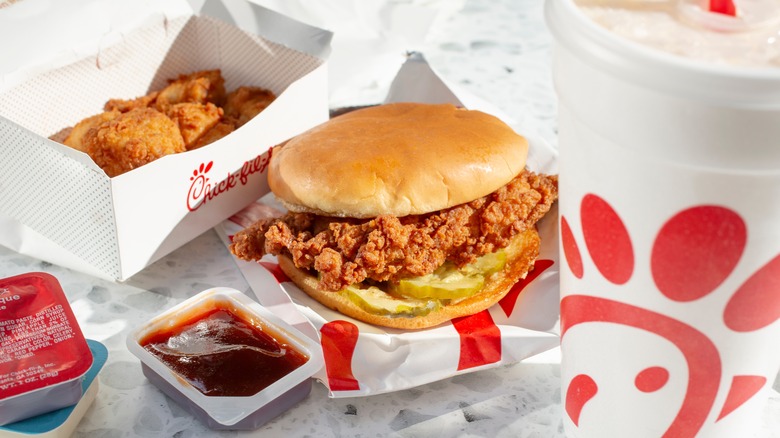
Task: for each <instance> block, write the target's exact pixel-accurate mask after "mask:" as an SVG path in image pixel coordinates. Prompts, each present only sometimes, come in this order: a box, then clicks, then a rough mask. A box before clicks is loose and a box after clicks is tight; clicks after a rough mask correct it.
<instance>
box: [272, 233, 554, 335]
mask: <svg viewBox="0 0 780 438" xmlns="http://www.w3.org/2000/svg"><path fill="white" fill-rule="evenodd" d="M539 246H540V239H539V234H538V233H537V232H536V229H535V228H533V227H532V228H530V229H528V230H526V231H525V232H523V233H521V234H518V235H517V236H515V237H514V238H512V240H511V242H510V244H509V246H508V247H507V248H506V249H505V251H506V254H507V259H506V263H505V265H504V268H503V270H501V271H499V272H496V273H494V274H492V275H490V276H488V277H487V278H486V279H485V284H484V287H483V288H482V290H481V291H479V292H477V293H475V294H474V295H472V296H470V297H468V298H465V299H462V300H459V301H457V302H455V303H451V304H444V305H442V306H441V307H439V308H438V309H435V310H432V311H431V312H430V313H428V314H426V315H422V316H403V315H396V316H394V315H380V314H375V313H371V312H368V311H366V310H364V309H363V308H361V307H360V306H358V305H357V304H355V303H354V302H353V301H352V300H350V299H349V298H348V297H347V296H346V294H344V293H342V292H333V291H325V290H322V289H320V288H319V287H318V283H319V282H318V280H317V277H315V276H313V275H311V273H309V272H308V271H305V270H302V269H299V268H297V267H295V265H294V264H293V261H292V259H291V258H290V257H288V256H286V255H280V256H279V257H278V259H279V267H281V268H282V271H284V273H285V274H287V276H288V277H289V278H290V280H292V282H293V283H295V284H296V285H297V286H298V287H299V288H300V289H301V290H303V291H304V292H306V294H308V295H309V296H310V297H312V298H313V299H315V300H317V301H319V302H320V303H322V304H323V305H325V306H327V307H329V308H331V309H333V310H335V311H337V312H341V313H343V314H344V315H347V316H351V317H352V318H355V319H357V320H360V321H363V322H367V323H369V324H375V325H379V326H384V327H392V328H398V329H423V328H428V327H433V326H436V325H439V324H442V323H444V322H447V321H449V320H451V319H454V318H458V317H462V316H468V315H473V314H475V313H478V312H481V311H482V310H485V309H487V308H489V307H490V306H492V305H493V304H495V303H497V302H498V301H500V300H501V298H503V297H504V296H505V295H506V294H507V293H509V291H510V290H511V289H512V286H514V284H515V283H516V282H517V281H518V280H520V279H522V278H525V276H526V274H528V271H529V270H531V269H532V267H533V264H534V261H535V260H536V257H537V256H538V255H539Z"/></svg>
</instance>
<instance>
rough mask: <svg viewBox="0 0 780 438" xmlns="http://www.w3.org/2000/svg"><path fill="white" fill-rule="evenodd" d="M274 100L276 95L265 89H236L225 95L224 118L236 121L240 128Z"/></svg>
mask: <svg viewBox="0 0 780 438" xmlns="http://www.w3.org/2000/svg"><path fill="white" fill-rule="evenodd" d="M274 99H276V95H274V93H273V92H272V91H270V90H267V89H265V88H260V87H238V88H236V89H235V90H233V91H232V92H230V94H228V95H227V99H226V101H225V116H227V117H232V118H234V119H236V120H237V126H241V125H243V124H244V123H246V122H248V121H250V120H251V119H252V118H253V117H254V116H256V115H258V114H259V113H260V112H261V111H263V110H264V109H266V107H268V105H270V104H271V102H273V101H274Z"/></svg>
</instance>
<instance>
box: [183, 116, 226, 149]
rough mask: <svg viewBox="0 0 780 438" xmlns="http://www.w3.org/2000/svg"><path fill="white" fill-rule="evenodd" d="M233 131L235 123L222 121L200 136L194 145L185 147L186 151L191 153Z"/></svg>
mask: <svg viewBox="0 0 780 438" xmlns="http://www.w3.org/2000/svg"><path fill="white" fill-rule="evenodd" d="M235 130H236V124H235V122H232V121H231V120H230V119H228V120H223V121H221V122H219V123H217V124H216V125H214V126H213V127H212V128H211V129H209V130H208V131H206V132H205V133H204V134H203V135H201V136H200V138H198V140H197V141H196V142H195V143H193V144H192V145H190V146H188V147H187V150H188V151H191V150H194V149H198V148H201V147H203V146H206V145H207V144H211V143H214V142H215V141H217V140H219V139H220V138H222V137H224V136H226V135H228V134H230V133H231V132H233V131H235Z"/></svg>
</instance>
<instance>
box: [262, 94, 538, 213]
mask: <svg viewBox="0 0 780 438" xmlns="http://www.w3.org/2000/svg"><path fill="white" fill-rule="evenodd" d="M527 154H528V142H527V141H526V139H525V138H523V137H522V136H520V135H518V134H517V133H515V131H514V130H512V128H510V127H509V126H508V125H506V124H505V123H504V122H502V121H501V120H499V119H498V118H496V117H493V116H491V115H488V114H485V113H483V112H480V111H471V110H466V109H459V108H457V107H455V106H453V105H448V104H447V105H424V104H415V103H396V104H387V105H380V106H376V107H369V108H365V109H361V110H358V111H354V112H351V113H347V114H345V115H342V116H339V117H336V118H334V119H331V120H330V121H328V122H326V123H324V124H322V125H320V126H318V127H315V128H313V129H311V130H309V131H307V132H305V133H303V134H301V135H299V136H297V137H295V138H293V139H291V140H290V141H288V142H287V143H286V144H285V145H284V146H283V147H281V148H278V150H274V156H273V159H272V160H271V164H270V167H269V171H268V183H269V186H270V188H271V190H272V191H273V192H274V194H275V195H276V196H277V198H278V199H279V200H280V201H281V202H282V203H283V204H284V206H285V207H286V208H287V209H289V210H290V211H293V212H300V213H303V212H306V213H315V214H319V215H324V216H337V217H354V218H370V217H375V216H379V215H381V214H390V215H394V216H399V217H400V216H407V215H416V214H424V213H430V212H433V211H438V210H442V209H445V208H448V207H452V206H455V205H458V204H463V203H466V202H470V201H473V200H474V199H477V198H480V197H482V196H485V195H487V194H489V193H492V192H494V191H495V190H497V189H498V188H500V187H502V186H503V185H505V184H506V183H508V182H509V181H510V180H511V179H512V178H514V177H515V176H517V174H519V173H520V172H521V171H522V170H523V168H524V167H525V159H526V156H527Z"/></svg>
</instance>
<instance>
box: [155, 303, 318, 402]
mask: <svg viewBox="0 0 780 438" xmlns="http://www.w3.org/2000/svg"><path fill="white" fill-rule="evenodd" d="M140 344H141V346H142V347H143V348H145V349H146V350H147V351H149V352H150V353H152V354H153V355H155V356H157V357H158V358H159V359H160V360H161V361H162V362H163V363H165V364H166V365H167V366H168V367H169V368H171V369H172V370H173V371H174V372H176V373H177V374H178V375H179V376H181V377H182V378H183V379H185V380H187V381H188V382H189V383H190V384H192V385H193V386H194V387H195V388H197V389H198V390H199V391H200V392H202V393H203V394H205V395H207V396H251V395H254V394H256V393H258V392H259V391H261V390H263V389H264V388H266V387H268V386H270V385H271V384H273V383H274V382H276V381H278V380H280V379H281V378H283V377H284V376H286V375H287V374H289V373H291V372H292V371H293V370H295V369H296V368H298V367H300V366H301V365H303V364H304V363H306V361H307V360H308V357H307V356H306V355H304V354H303V353H301V352H299V351H297V350H295V349H294V348H293V347H292V346H291V345H289V344H287V343H286V342H285V340H284V339H282V338H281V337H279V336H275V335H274V334H273V333H270V332H269V331H268V330H266V328H265V327H260V326H258V325H256V324H252V323H250V322H247V321H245V320H243V319H242V318H239V317H237V316H236V315H235V314H234V313H232V312H231V311H230V310H227V309H224V308H215V309H211V310H207V311H205V312H202V313H199V314H197V315H194V316H192V317H191V318H188V319H187V320H183V321H181V322H180V323H179V324H177V325H176V326H174V327H172V328H170V329H165V330H161V331H157V332H155V333H152V334H150V335H148V336H146V337H145V338H144V339H142V340H141V342H140Z"/></svg>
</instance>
